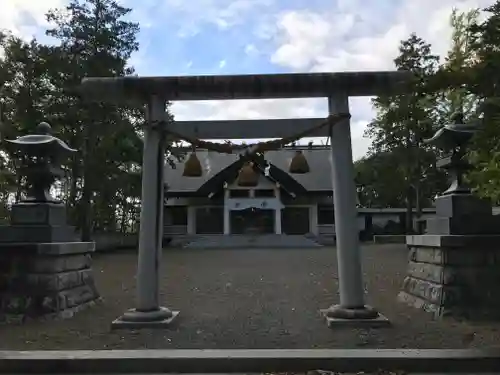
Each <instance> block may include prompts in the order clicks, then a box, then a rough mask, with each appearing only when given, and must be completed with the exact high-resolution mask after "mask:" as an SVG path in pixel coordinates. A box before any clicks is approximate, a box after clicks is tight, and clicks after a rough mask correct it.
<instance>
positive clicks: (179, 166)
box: [165, 147, 332, 194]
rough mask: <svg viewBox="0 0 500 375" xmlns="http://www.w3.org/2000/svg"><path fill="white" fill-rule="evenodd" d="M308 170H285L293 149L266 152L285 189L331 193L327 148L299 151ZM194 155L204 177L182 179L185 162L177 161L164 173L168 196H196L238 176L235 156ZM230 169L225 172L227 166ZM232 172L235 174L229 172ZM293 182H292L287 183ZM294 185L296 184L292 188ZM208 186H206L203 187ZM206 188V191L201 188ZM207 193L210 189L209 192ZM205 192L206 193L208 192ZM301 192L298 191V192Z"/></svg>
mask: <svg viewBox="0 0 500 375" xmlns="http://www.w3.org/2000/svg"><path fill="white" fill-rule="evenodd" d="M302 151H303V153H304V156H305V157H306V159H307V162H308V164H309V167H310V172H309V173H306V174H289V173H288V168H289V165H290V161H291V160H292V158H293V156H294V155H295V149H292V148H285V149H282V150H277V151H268V152H266V153H265V159H266V160H267V161H268V162H269V163H270V164H272V165H273V166H274V167H275V169H274V168H273V169H272V174H271V175H272V176H273V177H274V178H275V179H277V180H278V182H280V184H282V185H283V186H284V187H288V188H289V189H301V188H300V187H299V186H301V187H302V188H303V189H304V190H302V191H309V192H315V191H316V192H320V191H332V179H331V172H330V171H331V152H330V149H329V147H324V148H323V147H321V148H313V149H311V150H309V149H307V147H304V149H303V150H302ZM196 155H197V157H198V159H199V160H200V163H201V166H202V169H203V175H202V176H201V177H184V176H183V175H182V173H183V170H184V165H183V163H184V162H176V163H175V165H176V168H175V169H172V168H170V167H169V166H167V167H166V170H165V183H166V184H167V185H168V186H169V192H170V193H176V192H177V193H193V194H194V193H196V192H198V191H199V189H200V188H202V186H204V185H205V184H207V182H208V181H210V180H212V182H211V183H210V184H209V185H212V184H218V186H219V187H222V184H223V183H224V179H225V178H232V177H235V176H236V175H234V176H233V174H232V173H233V172H234V173H237V171H238V170H239V168H238V165H237V164H234V163H235V162H236V161H238V155H237V154H219V153H217V152H212V151H207V150H197V151H196ZM230 166H232V167H231V168H229V169H228V167H230ZM232 169H234V170H235V171H233V172H232ZM224 170H226V171H225V172H224V174H227V175H226V176H225V178H222V177H217V178H215V179H214V177H216V176H217V175H218V174H219V173H220V172H222V171H224ZM289 179H292V180H289ZM295 183H297V184H298V185H295ZM206 186H208V185H206ZM203 189H206V188H203ZM208 190H210V189H208ZM208 190H207V191H208ZM297 193H300V191H297Z"/></svg>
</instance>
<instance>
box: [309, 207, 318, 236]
mask: <svg viewBox="0 0 500 375" xmlns="http://www.w3.org/2000/svg"><path fill="white" fill-rule="evenodd" d="M309 231H310V232H311V233H312V234H314V235H315V236H317V235H318V234H319V231H318V204H317V203H313V204H312V205H311V206H310V207H309Z"/></svg>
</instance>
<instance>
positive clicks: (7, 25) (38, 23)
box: [0, 0, 66, 38]
mask: <svg viewBox="0 0 500 375" xmlns="http://www.w3.org/2000/svg"><path fill="white" fill-rule="evenodd" d="M65 2H66V1H65V0H44V1H33V0H2V2H1V4H2V11H1V12H0V29H6V30H10V31H12V32H13V33H14V34H16V35H18V36H20V37H24V38H31V37H33V36H39V35H40V34H42V33H41V28H42V27H44V26H47V21H46V20H45V14H46V13H47V11H48V10H49V9H53V8H57V7H60V6H61V5H63V4H64V3H65ZM42 35H43V34H42Z"/></svg>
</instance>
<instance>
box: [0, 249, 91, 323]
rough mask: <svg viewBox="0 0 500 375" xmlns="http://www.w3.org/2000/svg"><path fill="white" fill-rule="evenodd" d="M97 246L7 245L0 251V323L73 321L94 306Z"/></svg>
mask: <svg viewBox="0 0 500 375" xmlns="http://www.w3.org/2000/svg"><path fill="white" fill-rule="evenodd" d="M93 249H94V244H93V243H82V242H74V243H60V244H57V243H53V244H10V245H8V244H5V245H2V246H1V248H0V322H20V323H21V322H24V321H26V320H29V319H38V318H50V319H52V318H69V317H72V316H73V315H74V314H75V313H76V312H78V311H80V310H82V309H84V308H86V307H89V306H91V305H93V304H94V303H95V302H96V301H97V300H98V299H99V294H98V292H97V289H96V287H95V285H94V279H93V274H92V259H91V255H90V254H91V252H92V251H93Z"/></svg>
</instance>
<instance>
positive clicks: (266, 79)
mask: <svg viewBox="0 0 500 375" xmlns="http://www.w3.org/2000/svg"><path fill="white" fill-rule="evenodd" d="M410 78H411V75H410V74H409V73H407V72H401V71H399V72H349V73H307V74H269V75H233V76H184V77H119V78H87V79H84V80H83V82H82V85H81V90H82V92H83V94H84V95H85V96H86V97H87V98H89V100H94V101H112V102H121V103H126V102H131V103H136V104H137V103H140V104H146V105H147V119H148V121H147V123H146V124H145V127H144V154H143V161H142V207H141V218H140V220H141V227H140V233H139V255H138V271H137V304H136V307H135V308H134V309H131V310H129V311H128V312H126V313H125V314H124V315H123V316H122V317H121V318H119V319H117V320H116V321H115V322H113V325H112V326H113V327H115V328H120V327H123V328H126V327H128V328H141V327H144V328H146V327H162V326H164V325H166V324H170V323H171V322H172V321H173V320H174V319H175V317H176V316H177V314H178V312H174V311H172V310H170V309H169V308H166V307H161V305H160V301H159V270H158V264H159V258H160V256H161V239H162V231H163V223H162V221H163V218H162V215H163V210H162V205H163V193H164V187H163V183H164V181H163V173H164V159H165V158H164V157H163V154H164V152H165V142H166V136H167V135H168V134H169V133H170V134H172V135H174V136H175V134H177V135H178V136H179V135H181V136H183V137H184V138H188V137H189V138H191V140H195V139H197V138H202V139H203V138H205V139H210V138H219V139H221V138H225V139H234V138H275V137H276V134H277V133H279V134H280V136H282V135H283V134H285V135H286V136H292V135H294V134H295V135H296V134H300V133H301V132H302V131H305V130H307V129H311V128H312V127H314V126H315V125H319V124H321V123H322V122H323V121H325V119H290V120H288V119H279V120H241V121H194V122H190V121H184V122H174V123H173V124H169V123H167V122H165V121H164V119H165V109H166V101H186V100H227V99H278V98H280V99H286V98H318V97H323V98H327V100H328V112H329V119H330V120H331V119H333V118H336V116H339V115H340V114H343V115H347V114H349V96H375V95H380V94H388V93H396V92H398V91H399V90H400V88H401V86H400V83H403V82H407V81H408V80H409V79H410ZM328 125H330V126H324V127H318V131H316V132H315V133H314V134H312V136H322V135H327V136H329V137H330V138H331V152H332V169H331V174H332V186H333V203H334V208H335V223H336V225H335V229H336V237H337V258H338V274H339V294H340V303H339V305H334V306H331V307H329V308H327V309H325V310H324V311H323V312H324V316H325V317H326V319H327V322H328V325H329V326H333V325H336V324H346V323H347V324H352V323H356V322H357V323H360V324H362V325H368V326H376V325H381V324H382V325H384V324H387V323H388V321H387V319H385V318H384V317H383V316H382V315H381V314H379V313H378V312H377V311H376V310H375V309H374V308H372V307H369V306H366V305H365V299H364V286H363V279H362V270H361V254H360V245H359V238H358V230H357V228H358V226H357V208H356V187H355V182H354V166H353V160H352V146H351V133H350V122H349V116H345V117H343V118H341V119H340V121H338V123H337V124H336V126H332V124H331V123H329V124H328ZM319 128H321V129H319ZM214 134H215V135H218V136H216V137H214V136H213V135H214ZM188 140H189V139H188ZM200 146H201V145H200ZM248 151H255V150H248ZM332 256H334V254H332Z"/></svg>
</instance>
